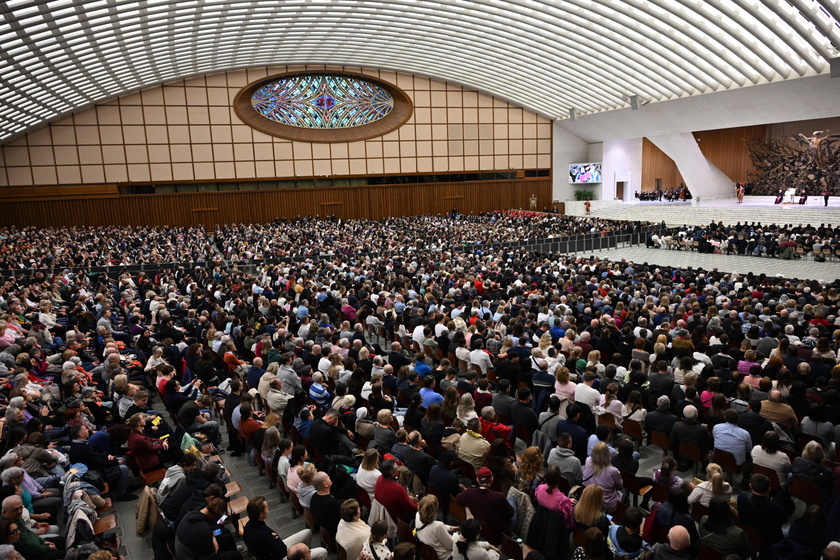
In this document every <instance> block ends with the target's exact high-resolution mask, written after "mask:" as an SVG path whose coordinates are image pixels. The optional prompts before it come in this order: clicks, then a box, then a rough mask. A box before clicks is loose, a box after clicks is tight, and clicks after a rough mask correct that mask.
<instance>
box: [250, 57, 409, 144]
mask: <svg viewBox="0 0 840 560" xmlns="http://www.w3.org/2000/svg"><path fill="white" fill-rule="evenodd" d="M234 108H235V110H236V113H237V115H239V117H240V118H241V119H242V120H243V121H245V122H246V123H248V124H250V125H251V126H253V127H254V128H257V129H259V130H261V131H263V132H266V133H268V134H271V135H274V136H280V137H283V138H288V139H291V140H303V141H308V142H347V141H353V140H360V139H364V138H372V137H374V136H381V135H382V134H385V133H387V132H390V131H391V130H394V129H395V128H397V127H399V126H401V125H402V124H403V123H405V122H406V121H407V120H408V118H409V117H410V116H411V112H412V107H411V103H410V101H409V100H408V96H407V95H406V94H405V93H404V92H402V91H401V90H400V89H398V88H396V87H395V86H393V85H391V84H387V83H385V82H382V81H380V80H377V79H374V78H370V77H367V76H355V75H351V74H341V73H334V74H333V73H331V74H326V73H304V74H288V75H282V76H274V77H271V78H267V79H264V80H260V81H259V82H256V83H253V84H250V85H249V86H247V87H246V88H245V89H243V90H242V91H241V92H239V94H238V95H237V97H236V101H235V103H234Z"/></svg>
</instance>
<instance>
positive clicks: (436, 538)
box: [414, 494, 455, 560]
mask: <svg viewBox="0 0 840 560" xmlns="http://www.w3.org/2000/svg"><path fill="white" fill-rule="evenodd" d="M439 505H440V504H439V502H438V499H437V497H436V496H432V495H431V494H429V495H427V496H424V497H423V499H422V500H420V503H419V504H418V505H417V513H416V516H415V518H414V529H415V531H414V535H415V537H416V538H417V540H418V541H420V542H421V543H423V544H426V545H429V546H430V547H432V548H433V549H434V551H435V554H437V557H438V560H448V558H449V557H450V556H451V555H452V546H453V545H454V544H455V537H453V536H452V534H451V533H450V531H451V530H454V529H455V527H450V526H449V525H444V524H443V523H442V522H441V521H438V520H437V514H438V507H439Z"/></svg>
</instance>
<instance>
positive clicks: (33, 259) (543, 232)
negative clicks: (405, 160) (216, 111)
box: [0, 210, 638, 270]
mask: <svg viewBox="0 0 840 560" xmlns="http://www.w3.org/2000/svg"><path fill="white" fill-rule="evenodd" d="M635 225H638V222H628V221H615V220H607V219H600V218H596V217H591V218H583V217H575V216H566V215H558V214H553V215H550V214H541V213H535V212H524V211H515V210H508V211H503V212H502V211H499V212H486V213H482V214H459V213H458V212H457V211H453V212H452V213H450V214H446V215H424V216H410V217H395V218H387V219H383V220H379V221H375V220H362V219H356V220H340V219H337V218H334V217H330V218H311V217H301V218H296V219H293V220H279V219H278V220H276V221H274V222H271V223H264V224H234V225H225V226H218V227H217V228H216V230H215V231H214V232H212V235H211V234H210V233H208V232H206V231H205V230H204V229H203V228H201V227H193V228H185V227H184V228H171V227H145V226H144V227H117V226H107V227H75V228H68V229H37V228H32V227H26V228H15V227H13V226H6V227H3V228H0V241H2V245H0V269H10V270H24V269H43V268H54V269H55V268H59V269H61V268H85V267H94V266H123V265H130V264H148V263H187V262H192V263H204V262H213V261H218V260H221V259H227V260H234V261H248V260H252V259H270V258H282V257H295V258H300V257H306V256H318V255H321V254H342V255H351V254H356V253H399V252H404V251H409V250H443V249H446V248H460V247H462V246H463V245H475V244H488V243H503V242H510V241H521V240H534V239H547V238H552V237H560V236H568V235H577V234H583V233H598V232H606V231H613V230H617V229H622V228H630V227H634V226H635Z"/></svg>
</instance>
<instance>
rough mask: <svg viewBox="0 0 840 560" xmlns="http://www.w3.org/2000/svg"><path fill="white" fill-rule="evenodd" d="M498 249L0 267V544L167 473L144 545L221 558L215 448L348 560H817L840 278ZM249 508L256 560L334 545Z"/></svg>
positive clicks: (832, 417)
mask: <svg viewBox="0 0 840 560" xmlns="http://www.w3.org/2000/svg"><path fill="white" fill-rule="evenodd" d="M497 253H498V254H484V253H481V252H475V253H459V252H457V251H451V250H443V251H436V250H432V249H422V250H420V249H418V250H409V251H405V252H403V253H402V254H401V255H400V256H399V257H397V256H394V257H390V258H376V257H371V256H364V255H354V256H353V257H352V258H343V257H340V256H333V257H331V258H329V259H323V260H322V259H317V258H310V259H306V260H305V261H304V262H301V263H286V264H282V265H264V266H261V267H259V268H258V269H257V271H256V272H255V273H253V274H250V273H247V272H244V271H242V270H240V269H238V268H237V267H230V268H226V267H217V268H216V269H215V270H208V269H204V268H201V269H196V270H195V271H186V270H183V269H175V270H161V271H160V272H159V273H157V274H155V275H154V276H147V275H146V274H143V273H137V274H134V275H132V274H129V273H123V274H120V275H119V276H118V277H117V278H108V277H107V276H105V275H103V274H92V275H87V274H79V275H75V276H70V275H56V276H55V277H38V276H33V277H31V278H27V277H25V276H23V275H19V276H15V277H9V278H8V279H7V281H6V282H5V284H4V286H3V290H2V294H0V378H2V379H3V381H4V384H3V386H2V388H0V393H2V397H1V398H2V399H3V406H4V409H5V412H4V417H3V419H2V439H3V444H4V450H6V452H5V454H4V455H2V458H0V481H2V486H0V491H2V492H5V494H4V497H3V500H2V509H3V512H2V517H3V519H2V520H0V540H1V541H2V542H0V545H12V546H14V547H15V550H17V552H19V553H20V554H22V555H23V556H24V557H26V558H30V557H33V558H37V557H41V556H46V557H52V558H63V557H64V556H65V554H66V552H65V551H66V550H69V549H73V550H75V549H76V548H77V547H78V545H80V544H85V545H92V546H100V547H103V546H106V545H104V544H101V543H100V544H99V545H97V544H96V543H97V542H98V541H96V540H94V539H93V538H92V537H90V539H89V540H90V542H85V541H87V540H88V537H89V535H88V532H87V531H85V530H84V527H85V526H86V522H85V519H88V520H91V519H95V518H94V517H93V515H92V514H91V515H88V511H90V512H93V511H95V510H97V509H99V510H105V509H107V508H109V507H110V506H112V505H113V502H114V501H131V500H136V499H138V496H137V493H136V490H139V489H140V488H144V486H145V484H144V483H145V480H146V479H149V478H150V476H149V475H150V473H162V480H161V481H160V482H159V483H155V484H156V485H157V498H152V499H153V500H154V503H155V504H156V506H157V507H159V508H160V510H161V513H162V516H163V519H162V520H161V521H160V522H159V523H157V524H156V525H155V526H154V530H153V535H154V538H153V541H154V544H155V555H156V558H157V557H161V558H169V557H171V555H172V554H174V555H175V557H177V558H179V559H180V558H210V557H214V558H217V557H222V558H224V557H227V558H237V557H238V556H239V552H238V550H237V547H236V546H237V539H236V536H235V535H234V533H235V532H237V531H236V530H234V531H231V530H229V529H228V528H227V527H224V525H225V524H224V523H222V525H221V526H220V525H219V519H220V517H221V516H222V514H223V513H224V512H225V511H226V508H227V506H228V504H227V498H226V497H225V494H226V490H225V483H226V482H227V480H226V478H225V477H226V475H225V469H223V468H221V467H220V465H219V463H218V462H216V461H207V460H206V455H208V454H212V453H225V452H230V453H231V455H234V456H244V457H245V458H247V459H248V461H249V462H253V463H254V464H256V465H259V466H260V468H262V469H264V470H265V471H266V472H267V473H268V472H270V473H273V474H274V475H275V476H277V478H278V479H279V481H280V483H278V486H279V488H282V489H283V490H284V491H286V492H288V493H289V495H290V497H291V498H292V503H293V504H294V506H295V507H298V504H299V507H300V509H301V510H302V512H303V513H304V514H305V516H306V517H307V519H310V518H311V520H312V529H317V528H324V529H326V534H327V537H329V535H334V537H335V541H336V542H337V544H338V546H340V547H342V548H343V549H344V551H345V552H348V551H351V552H352V554H351V556H355V557H356V558H380V559H381V558H382V557H383V555H384V556H386V557H390V556H389V555H390V554H393V556H394V557H395V558H397V557H399V558H406V557H409V556H408V555H413V554H415V552H416V553H420V554H422V553H423V551H424V550H426V547H428V548H429V549H431V552H432V553H433V554H435V555H436V556H438V558H441V559H442V560H445V559H446V558H449V557H450V556H451V557H452V558H465V559H466V558H470V559H475V558H490V559H491V560H494V559H495V558H497V557H498V554H499V551H500V550H502V549H504V548H505V547H506V546H507V547H509V546H510V545H511V543H512V542H513V543H515V540H512V539H515V538H516V537H520V538H522V539H523V540H524V542H525V543H526V545H528V546H530V547H532V548H533V549H534V552H532V553H531V554H534V555H535V556H534V558H538V557H539V555H542V556H544V557H546V558H567V557H571V556H575V557H577V558H601V557H605V556H607V555H608V554H612V553H613V552H614V551H616V550H622V551H624V552H625V553H626V554H629V555H632V554H635V553H637V552H639V551H642V550H646V549H647V547H650V548H651V549H652V551H651V554H653V556H654V557H655V558H660V559H662V558H696V557H698V555H699V554H701V553H705V554H710V552H709V550H708V549H711V550H712V552H711V554H715V553H717V554H719V555H720V556H723V555H724V554H736V555H738V557H748V556H749V555H753V554H755V553H756V552H759V551H760V552H763V553H765V554H767V555H768V557H770V558H773V557H776V556H774V555H775V554H777V552H778V551H781V550H790V549H794V550H799V551H800V552H801V554H802V555H808V554H810V555H811V556H813V557H818V556H819V554H820V553H822V551H823V549H826V548H827V547H828V552H826V554H835V552H831V546H830V544H829V543H831V542H832V541H834V540H835V539H836V538H837V537H838V533H839V532H840V500H838V499H837V496H838V494H840V488H838V486H837V483H836V482H835V480H840V476H838V475H840V471H836V472H835V469H837V464H836V463H835V460H836V458H837V454H836V446H835V441H836V439H837V438H838V437H840V434H838V433H837V431H836V430H835V427H836V426H837V425H838V423H840V397H839V396H838V390H840V366H838V365H837V353H838V351H840V328H837V325H840V319H838V317H840V311H838V300H840V291H838V288H840V282H835V283H833V284H820V283H818V282H816V281H799V280H796V281H794V280H787V279H783V278H776V277H767V276H765V275H752V274H748V275H730V274H726V273H722V272H717V271H703V270H694V269H690V268H689V269H684V268H670V267H666V266H654V265H648V264H636V263H631V262H625V261H617V262H613V261H608V260H597V259H594V258H581V257H576V256H569V255H557V254H547V253H536V252H529V251H527V250H525V249H516V250H508V251H505V250H502V251H497ZM222 401H224V402H223V403H222ZM225 434H226V437H227V446H225V445H224V444H223V443H222V442H223V439H222V438H223V436H224V435H225ZM648 441H650V442H654V443H655V445H657V446H663V447H667V448H669V449H670V451H669V453H670V456H669V457H668V458H667V459H666V460H664V461H663V462H662V464H661V466H660V467H659V468H658V469H656V470H655V472H642V471H640V467H639V456H638V454H637V453H636V452H637V448H638V446H640V445H646V444H648ZM523 444H524V447H523ZM517 450H518V451H519V453H518V454H517V453H516V451H517ZM701 466H702V468H701ZM693 470H695V471H696V472H697V473H698V474H700V472H701V471H703V472H704V473H705V476H704V478H705V480H700V481H694V480H693V478H692V476H691V473H692V471H693ZM164 472H165V474H163V473H164ZM351 472H352V474H350V473H351ZM726 477H728V478H730V483H727V482H726V481H725V480H724V479H725V478H726ZM695 482H696V484H695ZM648 485H649V486H651V487H652V490H651V492H652V494H651V495H650V496H648V495H646V494H645V496H644V498H645V499H643V500H642V504H641V507H640V508H639V507H632V506H633V505H634V504H636V503H638V502H637V498H638V497H639V496H638V494H639V493H641V488H642V487H647V486H648ZM576 487H577V488H576ZM69 490H72V491H69ZM278 491H279V490H278ZM140 498H141V499H143V500H144V504H146V505H145V506H144V508H149V507H152V505H151V504H148V503H147V502H148V500H147V498H148V493H147V492H146V490H145V488H144V495H143V496H142V497H140ZM721 500H723V502H721ZM794 500H802V501H805V502H806V503H807V504H808V506H809V507H808V509H807V510H806V513H805V515H801V516H795V517H793V518H792V515H793V512H794V507H793V506H794V505H795V502H794ZM721 503H723V506H721ZM723 509H731V510H737V516H734V515H733V516H730V517H729V518H727V517H726V516H725V515H723V514H720V515H718V513H719V512H720V511H722V510H723ZM138 511H140V510H139V509H138ZM144 511H145V509H144ZM138 515H140V514H139V513H138ZM240 515H241V517H242V519H243V521H244V520H247V522H245V523H243V527H244V530H243V531H242V532H243V534H244V544H245V546H246V547H247V548H248V550H249V552H250V553H251V554H252V555H254V556H255V557H256V558H283V557H288V558H290V559H298V558H306V557H309V556H312V557H319V558H320V557H324V556H325V555H326V551H324V550H323V549H318V548H310V547H311V545H312V538H313V534H314V532H312V531H305V532H302V533H299V534H295V535H293V536H291V537H287V538H285V539H281V538H280V537H279V536H278V535H277V533H276V531H275V530H273V529H272V528H271V527H269V526H268V525H267V524H266V523H265V521H266V519H267V518H268V517H269V515H270V510H269V507H268V505H267V503H266V500H265V499H263V500H262V501H261V500H260V499H259V497H254V498H253V499H251V500H249V502H248V504H247V508H245V509H244V510H243V512H240ZM704 515H705V517H704ZM12 526H13V529H12V528H10V527H12ZM383 526H384V527H383ZM456 526H457V528H456ZM67 527H72V528H73V529H74V530H73V531H72V532H68V531H65V530H66V529H67ZM405 528H407V529H408V530H409V533H408V534H412V535H413V536H412V538H408V537H407V536H406V533H405ZM783 528H789V529H790V530H789V531H788V532H787V533H785V532H784V531H783ZM235 529H236V528H235ZM17 530H20V532H19V533H18V532H17ZM216 531H219V534H215V532H216ZM412 531H414V532H412ZM323 534H324V533H323V532H322V535H323ZM396 535H402V537H401V538H400V539H399V540H401V541H405V542H402V544H400V545H398V546H397V547H396V548H395V549H394V550H391V548H390V547H391V546H392V544H393V541H392V540H389V538H388V537H394V536H396ZM745 541H746V543H747V545H746V546H745V545H744V542H745ZM324 544H325V545H327V547H329V546H331V544H330V543H329V542H327V541H325V542H324ZM404 545H406V546H404ZM400 547H402V548H400ZM409 547H410V548H409ZM517 547H518V545H517ZM837 552H840V550H838V551H837ZM778 553H779V554H780V552H778ZM506 554H507V553H506ZM167 555H169V556H167ZM811 556H808V557H811ZM411 557H413V556H411ZM803 557H805V556H803Z"/></svg>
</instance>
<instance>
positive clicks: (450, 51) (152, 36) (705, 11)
mask: <svg viewBox="0 0 840 560" xmlns="http://www.w3.org/2000/svg"><path fill="white" fill-rule="evenodd" d="M0 14H2V18H0V141H3V140H7V139H9V138H11V137H14V136H17V135H20V134H22V133H24V132H26V131H28V130H31V129H32V128H35V127H37V126H39V125H41V124H42V123H44V122H47V121H50V120H53V119H56V118H57V117H60V116H62V115H66V114H68V113H71V112H74V111H77V110H79V109H81V108H83V107H86V106H89V105H91V104H93V103H97V102H101V101H104V100H106V99H108V98H111V97H114V96H116V95H120V94H123V93H126V92H129V91H132V90H137V89H139V88H144V87H148V86H151V85H155V84H159V83H165V82H169V81H172V80H176V79H181V78H186V77H189V76H194V75H199V74H207V73H213V72H218V71H223V70H231V69H238V68H245V67H250V66H272V65H287V64H334V65H345V66H367V67H381V68H387V69H393V70H400V71H404V72H411V73H417V74H424V75H428V76H433V77H436V78H439V79H444V80H449V81H452V82H456V83H459V84H463V85H466V86H469V87H473V88H476V89H480V90H484V91H487V92H489V93H492V94H494V95H497V96H500V97H503V98H506V99H508V100H510V101H512V102H514V103H517V104H519V105H522V106H523V107H526V108H529V109H532V110H535V111H537V112H539V113H542V114H544V115H546V116H548V117H550V118H565V117H566V116H567V115H568V114H569V110H570V109H574V110H575V112H576V114H578V115H583V114H587V113H594V112H599V111H606V110H610V109H616V108H622V107H626V106H628V104H629V99H630V96H638V100H639V101H640V102H641V103H645V102H653V101H663V100H667V99H673V98H677V97H684V96H689V95H696V94H701V93H709V92H713V91H720V90H724V89H731V88H737V87H743V86H749V85H754V84H760V83H765V82H770V81H777V80H785V79H792V78H798V77H802V76H808V75H815V74H821V73H827V72H828V70H829V68H828V66H829V64H828V60H829V59H831V58H834V57H836V56H838V49H840V24H838V20H840V0H763V1H760V0H623V1H618V0H599V1H591V0H554V1H540V0H530V1H529V0H517V1H513V2H504V1H500V0H483V1H469V0H444V1H441V2H432V1H425V0H391V1H375V0H305V1H304V0H287V1H282V2H278V1H269V0H258V1H252V2H244V1H220V0H187V1H172V0H147V1H143V2H126V1H120V0H93V1H91V0H51V1H46V0H7V1H5V2H3V3H2V4H0Z"/></svg>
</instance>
